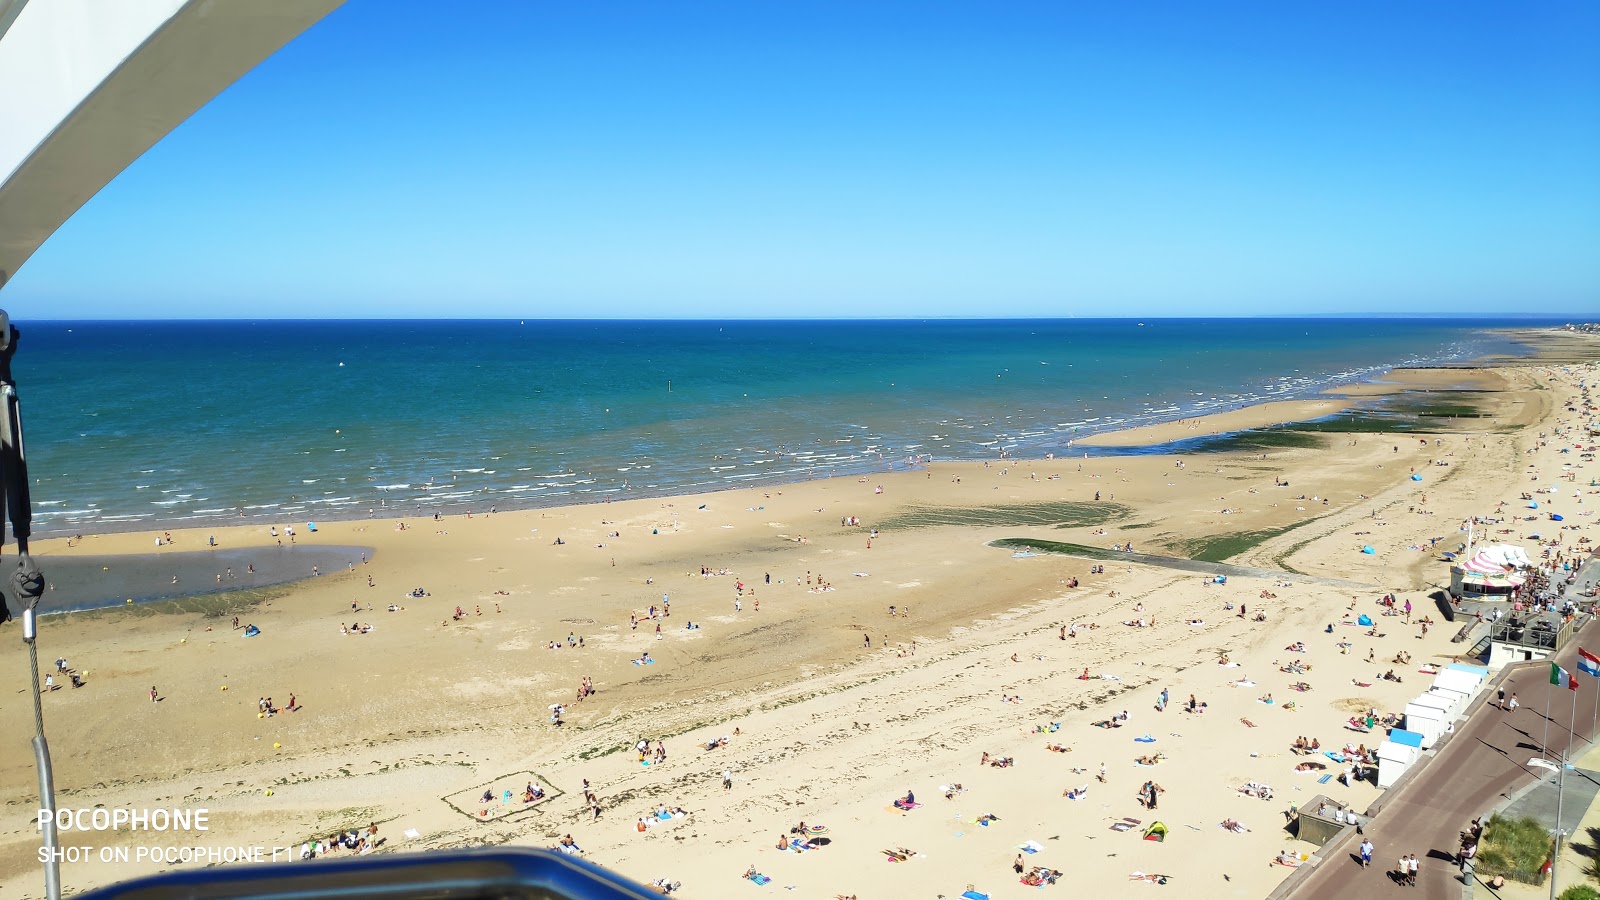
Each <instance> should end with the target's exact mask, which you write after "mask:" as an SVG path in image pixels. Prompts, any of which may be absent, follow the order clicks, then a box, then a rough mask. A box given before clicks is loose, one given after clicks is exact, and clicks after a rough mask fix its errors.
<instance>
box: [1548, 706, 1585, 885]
mask: <svg viewBox="0 0 1600 900" xmlns="http://www.w3.org/2000/svg"><path fill="white" fill-rule="evenodd" d="M1570 684H1571V685H1572V688H1571V693H1572V721H1573V722H1574V723H1576V721H1577V717H1578V688H1577V684H1578V682H1577V681H1575V680H1574V681H1572V682H1570ZM1574 734H1575V732H1574V731H1572V730H1571V729H1569V730H1568V734H1567V741H1566V748H1565V749H1564V750H1562V751H1561V768H1560V770H1559V771H1558V772H1557V774H1556V835H1555V838H1556V840H1555V849H1554V850H1552V851H1551V852H1550V900H1555V897H1556V874H1557V872H1558V871H1559V870H1560V866H1561V838H1562V837H1563V835H1562V833H1561V801H1562V799H1564V796H1563V795H1565V794H1566V787H1567V754H1568V753H1569V752H1571V750H1572V738H1573V735H1574Z"/></svg>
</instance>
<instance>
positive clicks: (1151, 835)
mask: <svg viewBox="0 0 1600 900" xmlns="http://www.w3.org/2000/svg"><path fill="white" fill-rule="evenodd" d="M1144 839H1145V840H1147V841H1164V840H1166V839H1167V826H1165V825H1163V824H1161V823H1160V822H1156V823H1155V824H1153V825H1151V826H1150V827H1149V828H1147V829H1145V832H1144Z"/></svg>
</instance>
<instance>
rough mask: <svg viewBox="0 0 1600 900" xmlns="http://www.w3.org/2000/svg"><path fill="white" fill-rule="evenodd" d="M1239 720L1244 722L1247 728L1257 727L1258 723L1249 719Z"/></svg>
mask: <svg viewBox="0 0 1600 900" xmlns="http://www.w3.org/2000/svg"><path fill="white" fill-rule="evenodd" d="M1239 721H1240V722H1243V723H1244V726H1245V727H1246V728H1254V727H1256V723H1254V722H1252V721H1250V720H1249V719H1240V720H1239Z"/></svg>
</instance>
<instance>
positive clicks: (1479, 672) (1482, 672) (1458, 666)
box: [1445, 662, 1489, 682]
mask: <svg viewBox="0 0 1600 900" xmlns="http://www.w3.org/2000/svg"><path fill="white" fill-rule="evenodd" d="M1445 668H1447V669H1449V670H1450V671H1452V672H1471V673H1472V674H1474V675H1476V676H1478V680H1479V681H1480V682H1481V681H1483V680H1485V679H1487V678H1488V677H1489V667H1488V666H1474V665H1472V664H1470V663H1459V662H1454V663H1451V664H1450V665H1448V666H1445Z"/></svg>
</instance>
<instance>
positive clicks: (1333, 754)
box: [1322, 750, 1344, 763]
mask: <svg viewBox="0 0 1600 900" xmlns="http://www.w3.org/2000/svg"><path fill="white" fill-rule="evenodd" d="M1322 755H1323V756H1326V757H1327V758H1329V759H1331V760H1333V761H1334V762H1336V763H1342V762H1344V754H1343V753H1340V752H1338V751H1336V750H1324V751H1322Z"/></svg>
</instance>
